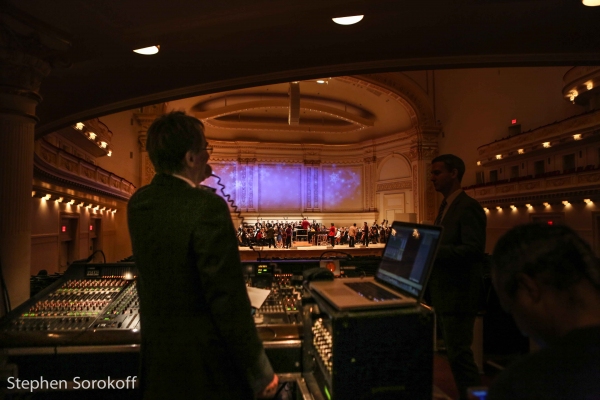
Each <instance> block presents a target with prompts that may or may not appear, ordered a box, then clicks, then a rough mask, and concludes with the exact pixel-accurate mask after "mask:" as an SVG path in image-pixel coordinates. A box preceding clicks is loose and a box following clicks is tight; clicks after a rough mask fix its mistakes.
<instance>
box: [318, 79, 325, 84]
mask: <svg viewBox="0 0 600 400" xmlns="http://www.w3.org/2000/svg"><path fill="white" fill-rule="evenodd" d="M317 83H325V81H324V80H323V79H319V80H318V81H317Z"/></svg>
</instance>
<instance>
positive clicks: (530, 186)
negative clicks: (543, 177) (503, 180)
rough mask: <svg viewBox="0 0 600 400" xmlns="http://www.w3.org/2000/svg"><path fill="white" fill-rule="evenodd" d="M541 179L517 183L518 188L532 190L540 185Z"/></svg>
mask: <svg viewBox="0 0 600 400" xmlns="http://www.w3.org/2000/svg"><path fill="white" fill-rule="evenodd" d="M541 184H542V183H541V181H537V182H527V183H521V184H519V190H532V189H537V188H539V187H540V186H541Z"/></svg>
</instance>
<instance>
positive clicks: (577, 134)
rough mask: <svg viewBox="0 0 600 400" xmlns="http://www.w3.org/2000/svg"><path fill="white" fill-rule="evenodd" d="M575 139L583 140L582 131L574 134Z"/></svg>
mask: <svg viewBox="0 0 600 400" xmlns="http://www.w3.org/2000/svg"><path fill="white" fill-rule="evenodd" d="M573 139H575V140H581V133H576V134H575V135H573Z"/></svg>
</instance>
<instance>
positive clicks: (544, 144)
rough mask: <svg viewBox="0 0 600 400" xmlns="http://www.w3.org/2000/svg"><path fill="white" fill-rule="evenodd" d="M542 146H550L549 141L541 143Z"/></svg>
mask: <svg viewBox="0 0 600 400" xmlns="http://www.w3.org/2000/svg"><path fill="white" fill-rule="evenodd" d="M542 146H544V148H545V149H547V148H549V147H550V142H544V143H542Z"/></svg>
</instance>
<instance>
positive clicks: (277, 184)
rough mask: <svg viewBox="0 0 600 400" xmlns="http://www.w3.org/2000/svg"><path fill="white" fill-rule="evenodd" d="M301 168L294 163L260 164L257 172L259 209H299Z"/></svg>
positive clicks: (300, 203) (300, 206) (300, 204)
mask: <svg viewBox="0 0 600 400" xmlns="http://www.w3.org/2000/svg"><path fill="white" fill-rule="evenodd" d="M301 173H302V169H301V167H300V166H294V165H282V164H276V165H261V166H260V167H259V172H258V186H259V194H258V204H259V209H260V210H300V209H301V208H302V202H301V199H302V183H301V182H302V181H301V180H300V179H301Z"/></svg>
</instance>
